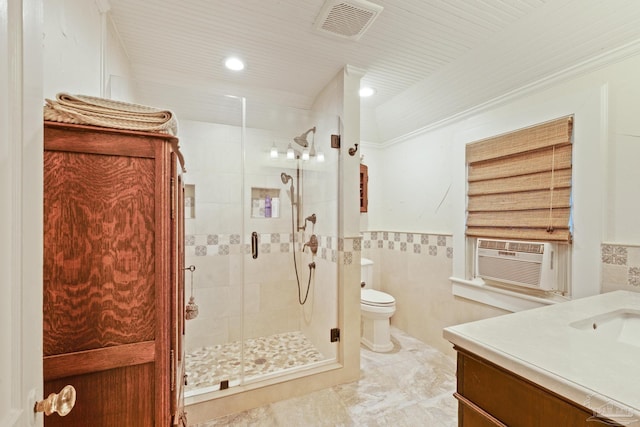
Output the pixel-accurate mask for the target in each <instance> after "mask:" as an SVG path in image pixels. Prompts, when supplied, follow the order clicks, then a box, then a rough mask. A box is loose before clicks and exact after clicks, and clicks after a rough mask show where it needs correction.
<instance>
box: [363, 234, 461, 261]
mask: <svg viewBox="0 0 640 427" xmlns="http://www.w3.org/2000/svg"><path fill="white" fill-rule="evenodd" d="M362 248H363V249H376V248H378V249H388V250H392V251H400V252H408V253H414V254H429V256H446V257H447V258H450V259H452V258H453V246H452V236H447V235H442V234H425V233H407V232H396V231H365V232H364V233H362Z"/></svg>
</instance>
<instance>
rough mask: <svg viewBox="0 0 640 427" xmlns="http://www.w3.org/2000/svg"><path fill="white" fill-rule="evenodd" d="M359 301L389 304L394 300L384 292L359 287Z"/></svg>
mask: <svg viewBox="0 0 640 427" xmlns="http://www.w3.org/2000/svg"><path fill="white" fill-rule="evenodd" d="M360 302H362V303H363V304H369V305H378V306H380V305H391V304H394V303H395V302H396V300H395V298H393V297H392V296H391V295H389V294H386V293H384V292H380V291H376V290H375V289H361V290H360Z"/></svg>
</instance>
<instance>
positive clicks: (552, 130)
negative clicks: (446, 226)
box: [466, 117, 573, 243]
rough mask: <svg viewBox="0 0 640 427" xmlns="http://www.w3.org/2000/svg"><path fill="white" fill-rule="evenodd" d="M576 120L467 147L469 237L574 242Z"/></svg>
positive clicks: (561, 120)
mask: <svg viewBox="0 0 640 427" xmlns="http://www.w3.org/2000/svg"><path fill="white" fill-rule="evenodd" d="M572 128H573V118H572V117H563V118H561V119H557V120H553V121H550V122H546V123H542V124H539V125H535V126H532V127H528V128H525V129H521V130H518V131H515V132H511V133H508V134H504V135H499V136H496V137H492V138H488V139H484V140H481V141H478V142H474V143H471V144H468V145H467V148H466V157H467V170H468V193H467V196H468V201H467V232H466V233H467V236H469V237H488V238H498V239H518V240H544V241H556V242H566V243H570V242H571V238H572V237H571V229H570V227H569V223H570V215H571V148H572V146H571V142H572V141H571V140H572V138H571V134H572Z"/></svg>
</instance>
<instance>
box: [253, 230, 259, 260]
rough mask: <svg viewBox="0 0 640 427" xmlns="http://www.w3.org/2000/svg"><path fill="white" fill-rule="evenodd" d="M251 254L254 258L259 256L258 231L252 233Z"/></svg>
mask: <svg viewBox="0 0 640 427" xmlns="http://www.w3.org/2000/svg"><path fill="white" fill-rule="evenodd" d="M251 256H252V257H253V259H256V258H258V233H256V232H255V231H254V232H253V233H251Z"/></svg>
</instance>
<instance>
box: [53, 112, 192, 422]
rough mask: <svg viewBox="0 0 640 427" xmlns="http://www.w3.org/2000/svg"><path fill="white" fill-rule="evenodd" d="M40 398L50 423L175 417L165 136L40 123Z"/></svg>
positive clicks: (172, 227)
mask: <svg viewBox="0 0 640 427" xmlns="http://www.w3.org/2000/svg"><path fill="white" fill-rule="evenodd" d="M44 139H45V140H44V149H45V151H44V265H43V279H44V283H43V355H44V360H43V366H44V396H47V395H49V393H58V392H59V391H60V389H61V388H62V387H63V386H65V385H66V384H70V385H72V386H74V387H75V389H76V392H77V398H76V404H75V407H74V408H73V410H72V411H71V412H70V413H69V414H68V415H67V416H65V417H60V416H58V415H57V414H53V415H50V416H47V417H45V426H46V427H54V426H62V427H72V426H73V427H75V426H83V427H85V426H92V427H107V426H108V427H112V426H123V427H124V426H136V427H147V426H149V427H159V426H162V427H167V426H170V425H181V424H180V423H181V421H180V420H181V419H183V418H182V413H183V408H182V393H183V388H182V387H183V384H184V379H183V376H184V363H183V362H184V352H183V347H182V341H183V337H184V307H185V305H184V244H183V241H184V223H183V218H184V216H183V200H184V199H183V197H184V196H183V190H182V177H181V171H182V167H183V165H182V156H181V154H180V152H179V149H178V140H177V138H175V137H172V136H169V135H165V134H156V133H146V132H135V131H124V130H116V129H108V128H100V127H92V126H82V125H70V124H62V123H55V122H45V124H44Z"/></svg>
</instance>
